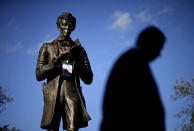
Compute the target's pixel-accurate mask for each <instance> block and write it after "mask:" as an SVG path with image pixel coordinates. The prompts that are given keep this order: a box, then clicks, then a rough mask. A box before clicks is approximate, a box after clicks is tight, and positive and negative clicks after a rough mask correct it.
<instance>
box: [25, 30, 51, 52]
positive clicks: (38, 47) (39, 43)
mask: <svg viewBox="0 0 194 131" xmlns="http://www.w3.org/2000/svg"><path fill="white" fill-rule="evenodd" d="M52 40H54V37H53V36H51V35H50V34H47V35H46V36H45V37H44V39H42V40H41V41H40V42H38V44H36V46H34V47H32V48H29V49H27V50H26V53H27V54H28V55H35V54H38V51H39V49H40V47H41V46H42V44H43V43H46V42H51V41H52Z"/></svg>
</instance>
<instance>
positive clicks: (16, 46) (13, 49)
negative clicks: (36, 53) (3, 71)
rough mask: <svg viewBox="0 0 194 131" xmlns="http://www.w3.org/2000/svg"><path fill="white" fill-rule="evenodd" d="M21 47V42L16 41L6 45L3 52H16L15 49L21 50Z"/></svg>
mask: <svg viewBox="0 0 194 131" xmlns="http://www.w3.org/2000/svg"><path fill="white" fill-rule="evenodd" d="M21 49H23V45H22V43H21V42H18V43H16V44H15V45H13V46H6V47H5V52H6V53H13V52H16V51H18V50H21Z"/></svg>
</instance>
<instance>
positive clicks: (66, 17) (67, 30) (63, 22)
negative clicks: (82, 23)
mask: <svg viewBox="0 0 194 131" xmlns="http://www.w3.org/2000/svg"><path fill="white" fill-rule="evenodd" d="M75 26H76V18H75V17H74V16H72V14H71V13H68V12H64V13H62V14H61V15H60V16H59V17H58V19H57V27H58V29H59V30H60V31H61V34H62V35H63V37H67V36H69V35H70V34H71V32H72V31H73V30H74V29H75Z"/></svg>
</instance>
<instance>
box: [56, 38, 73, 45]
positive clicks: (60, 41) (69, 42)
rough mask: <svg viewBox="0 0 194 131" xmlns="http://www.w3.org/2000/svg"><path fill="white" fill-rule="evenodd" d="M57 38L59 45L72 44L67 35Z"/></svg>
mask: <svg viewBox="0 0 194 131" xmlns="http://www.w3.org/2000/svg"><path fill="white" fill-rule="evenodd" d="M57 40H58V43H59V44H61V45H63V46H64V45H72V44H73V41H72V39H71V38H70V37H67V38H62V37H61V36H59V37H58V38H57Z"/></svg>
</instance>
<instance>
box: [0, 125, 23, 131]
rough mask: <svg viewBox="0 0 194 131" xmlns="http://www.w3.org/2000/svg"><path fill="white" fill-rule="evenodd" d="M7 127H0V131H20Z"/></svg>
mask: <svg viewBox="0 0 194 131" xmlns="http://www.w3.org/2000/svg"><path fill="white" fill-rule="evenodd" d="M8 126H9V125H5V126H3V127H1V126H0V131H21V130H20V129H16V128H15V127H12V128H8Z"/></svg>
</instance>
